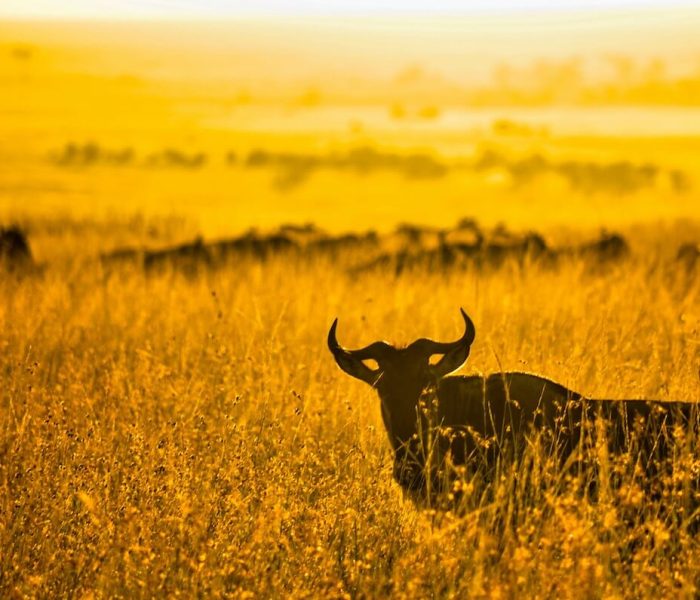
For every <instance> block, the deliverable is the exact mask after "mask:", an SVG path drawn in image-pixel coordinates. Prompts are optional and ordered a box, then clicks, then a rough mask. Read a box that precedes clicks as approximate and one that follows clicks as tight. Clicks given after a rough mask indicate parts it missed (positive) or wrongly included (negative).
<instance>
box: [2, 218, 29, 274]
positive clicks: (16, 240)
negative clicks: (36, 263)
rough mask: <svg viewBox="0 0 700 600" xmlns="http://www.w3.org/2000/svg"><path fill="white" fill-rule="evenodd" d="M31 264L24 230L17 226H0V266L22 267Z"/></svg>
mask: <svg viewBox="0 0 700 600" xmlns="http://www.w3.org/2000/svg"><path fill="white" fill-rule="evenodd" d="M32 264H33V261H32V252H31V250H30V249H29V242H28V241H27V236H26V235H25V234H24V232H23V231H22V230H21V229H20V228H19V227H17V226H11V227H7V228H3V227H0V267H5V268H6V269H10V270H13V269H23V268H25V267H29V266H31V265H32Z"/></svg>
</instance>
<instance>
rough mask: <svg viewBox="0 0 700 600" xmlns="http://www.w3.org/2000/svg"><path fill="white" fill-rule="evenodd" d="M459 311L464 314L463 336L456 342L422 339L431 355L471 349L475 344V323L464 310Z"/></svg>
mask: <svg viewBox="0 0 700 600" xmlns="http://www.w3.org/2000/svg"><path fill="white" fill-rule="evenodd" d="M459 310H460V312H461V313H462V318H463V319H464V333H463V334H462V337H461V338H459V339H458V340H455V341H454V342H435V341H433V340H429V339H425V338H423V339H421V340H420V342H421V343H422V344H423V346H424V347H425V349H426V350H427V351H428V352H429V353H430V354H446V353H447V352H450V351H451V350H455V349H457V348H461V347H463V346H467V347H469V346H471V345H472V342H474V338H475V337H476V328H475V327H474V323H472V320H471V319H470V318H469V315H468V314H467V313H465V312H464V309H463V308H460V309H459ZM414 343H415V342H414Z"/></svg>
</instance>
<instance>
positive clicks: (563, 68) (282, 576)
mask: <svg viewBox="0 0 700 600" xmlns="http://www.w3.org/2000/svg"><path fill="white" fill-rule="evenodd" d="M119 27H122V29H119ZM178 27H182V26H175V25H173V24H170V25H162V26H159V25H154V24H151V25H149V26H145V25H144V26H138V27H137V26H133V25H121V26H119V25H106V24H99V25H92V26H88V25H86V24H84V23H83V24H73V25H71V24H62V25H56V24H53V25H47V24H38V23H2V24H0V33H1V34H2V35H1V36H0V40H2V41H0V78H1V79H2V83H3V87H4V89H5V90H6V91H7V93H2V94H0V116H1V118H2V124H1V125H0V138H1V139H2V144H1V145H0V225H2V226H3V227H4V228H5V229H7V228H9V227H10V226H13V227H14V226H16V227H17V228H18V229H19V230H21V232H22V235H23V236H25V238H26V240H27V242H28V245H29V249H30V251H31V257H30V258H27V257H23V258H21V260H18V259H17V256H16V255H17V254H18V253H17V252H15V254H12V253H11V252H10V250H7V249H6V250H4V252H5V255H2V254H0V258H2V260H3V261H4V263H3V264H2V271H1V274H0V596H2V597H85V598H90V597H128V598H130V597H152V596H168V597H170V596H178V595H179V596H184V597H193V596H197V597H251V598H252V597H270V598H274V597H312V596H321V597H339V598H340V597H352V598H364V597H387V596H389V597H399V598H400V597H405V598H421V597H430V598H442V597H460V598H468V597H474V598H499V597H501V598H512V597H542V598H550V597H565V598H597V597H601V598H602V597H605V598H628V597H629V598H631V597H634V598H639V597H654V598H659V597H687V598H693V597H697V595H698V593H700V587H699V586H700V543H699V542H698V538H697V534H696V533H695V531H696V529H697V527H695V528H694V527H693V526H692V522H693V521H694V519H696V518H697V515H696V514H694V511H695V510H696V508H697V506H698V498H697V497H696V496H697V494H698V492H697V490H696V489H695V488H694V487H693V486H692V485H691V484H690V483H689V482H691V481H692V480H695V479H697V477H698V471H699V470H700V440H698V439H696V437H695V436H694V435H693V434H692V432H687V439H686V438H684V439H686V442H685V443H684V445H683V446H682V447H681V445H679V447H678V451H677V452H676V453H675V454H674V456H673V457H672V460H673V463H674V469H673V471H672V473H670V474H668V476H667V478H666V479H665V480H664V481H663V482H662V485H661V487H660V488H659V491H658V493H657V494H656V495H655V496H653V497H652V496H650V495H648V494H645V493H644V489H643V488H644V481H643V479H644V474H643V472H642V470H641V469H640V467H639V464H638V461H637V457H636V455H635V454H634V451H633V450H630V451H629V452H627V453H625V454H623V455H621V456H616V457H612V456H608V455H607V454H606V453H605V452H604V451H603V449H601V448H597V449H594V450H593V451H595V452H597V454H596V455H595V457H594V458H595V460H593V461H592V464H595V468H594V467H591V469H592V471H591V472H573V471H572V472H565V471H561V470H557V469H549V468H542V465H546V464H548V463H547V456H545V455H543V454H542V453H541V451H539V450H537V449H536V448H533V449H532V451H531V452H530V453H526V455H525V457H524V458H523V459H522V460H521V461H520V462H519V463H517V464H503V465H501V466H500V467H499V469H498V472H497V476H496V477H494V478H492V479H490V480H489V481H479V480H478V477H476V478H471V477H469V476H465V477H464V478H462V479H457V480H456V481H455V487H454V488H453V489H451V490H450V489H448V490H445V492H444V497H443V498H441V499H440V502H439V503H437V504H435V503H433V502H431V501H430V500H427V501H423V502H421V501H417V500H416V499H415V498H411V497H408V496H405V495H404V494H403V493H402V491H401V490H400V488H399V487H398V485H397V484H396V483H395V482H394V480H393V479H392V475H391V472H392V456H391V452H390V448H389V445H388V442H387V439H386V433H385V431H384V427H383V425H382V421H381V417H380V411H379V400H378V399H377V397H376V394H375V393H374V392H373V391H372V390H371V389H370V388H368V387H367V386H364V385H363V384H362V383H360V382H358V381H354V380H351V379H350V378H348V377H347V376H346V375H345V374H343V373H342V372H341V371H340V370H339V369H338V368H337V366H336V365H335V363H334V361H333V359H332V357H331V355H330V353H329V352H328V350H327V347H326V335H327V332H328V328H329V326H330V324H331V323H332V321H333V319H334V318H335V317H338V318H339V326H338V335H339V338H340V340H341V343H343V344H344V345H347V346H348V347H359V346H364V345H366V344H369V343H370V342H372V341H375V340H377V339H389V340H391V341H393V342H395V343H398V344H402V343H409V342H411V341H412V340H414V339H415V338H418V337H431V338H434V339H439V340H452V339H456V338H457V337H458V336H459V335H460V333H461V331H462V329H463V323H462V321H461V317H460V314H459V307H464V308H465V309H466V310H467V311H468V312H469V314H470V315H471V317H472V319H473V320H474V322H475V325H476V331H477V334H476V340H475V342H474V345H473V347H472V351H471V354H470V356H469V359H468V361H467V363H466V365H465V366H464V368H463V369H462V372H463V373H466V374H471V373H490V372H499V371H511V370H512V371H528V372H533V373H539V374H542V375H545V376H546V377H549V378H551V379H553V380H555V381H558V382H560V383H562V384H564V385H566V386H567V387H569V388H571V389H573V390H577V391H579V392H581V393H583V394H585V395H587V396H589V397H592V398H653V399H659V400H666V399H668V400H680V399H683V400H690V401H696V402H700V257H699V256H700V251H698V246H697V244H698V243H699V242H700V200H699V197H698V190H699V189H700V170H698V166H697V160H696V158H697V155H698V152H699V151H700V118H699V115H700V111H699V112H698V113H696V112H695V111H696V110H698V109H697V108H694V106H695V105H700V83H699V82H700V73H699V72H698V71H697V69H696V70H695V71H693V70H692V69H690V70H687V69H686V71H684V72H682V73H677V72H675V71H674V70H673V69H672V68H671V67H668V66H667V65H666V63H664V62H663V60H661V59H658V60H657V61H656V62H653V61H652V62H649V61H647V59H645V58H635V56H636V55H635V54H634V53H633V52H632V58H629V57H628V58H626V59H625V60H623V59H622V58H620V57H617V58H615V59H611V60H608V62H607V63H605V65H603V66H601V65H598V66H597V67H596V69H599V70H600V72H598V71H596V70H595V69H593V71H594V72H593V74H592V75H590V74H589V73H588V71H586V68H584V67H585V65H586V64H588V63H585V61H584V62H580V61H578V59H567V60H564V61H560V62H552V61H550V62H549V63H533V64H534V65H535V66H528V65H520V66H518V65H515V66H513V65H511V66H505V65H501V66H500V67H498V68H497V69H496V71H495V72H496V75H497V76H494V77H493V78H489V77H485V78H484V79H483V81H482V80H480V79H479V78H478V77H477V75H478V74H476V75H475V76H474V77H475V80H474V81H472V82H470V83H469V85H466V84H465V87H464V88H460V87H459V86H457V85H456V84H455V83H454V73H452V75H451V76H450V77H452V78H450V77H448V76H445V78H444V79H441V78H440V76H439V75H438V74H436V73H437V71H434V70H431V68H430V66H429V65H430V64H433V63H431V62H430V60H431V59H430V57H428V58H426V63H425V64H421V65H417V64H414V63H411V64H409V65H408V66H407V65H406V64H405V63H406V61H405V57H403V55H397V56H394V55H391V53H389V54H390V56H389V58H385V59H384V60H385V62H381V61H375V62H374V63H372V65H371V67H369V66H368V67H366V68H365V67H362V66H357V65H358V64H359V65H363V64H365V62H364V61H365V60H366V57H364V56H359V58H358V56H356V55H353V54H352V53H351V54H348V55H345V54H340V55H339V56H338V57H336V59H337V60H338V61H340V62H341V64H342V66H343V68H344V69H347V70H348V71H349V72H350V73H351V76H348V79H347V80H342V81H340V79H341V78H335V77H333V76H332V73H334V72H335V71H334V69H335V68H336V67H333V66H329V65H328V64H326V63H324V62H323V60H322V59H323V57H322V56H319V53H318V52H317V48H315V47H311V48H310V49H309V48H307V49H306V50H304V46H303V44H301V42H299V39H300V38H301V37H303V36H301V35H300V34H299V31H302V32H303V27H302V26H301V25H298V24H297V25H294V27H296V28H297V29H295V28H294V27H292V29H291V30H290V31H292V33H287V34H285V35H288V36H289V38H285V37H284V35H283V34H281V33H280V32H279V31H277V30H276V31H277V32H276V33H275V35H271V34H267V35H269V37H265V35H266V34H264V32H266V31H267V32H269V31H270V30H269V29H266V28H262V29H261V30H260V31H262V32H263V33H258V34H256V33H255V30H254V28H252V27H250V26H248V27H242V26H238V27H239V28H238V29H235V28H234V33H235V35H231V36H228V34H226V35H225V31H226V30H223V31H224V33H222V30H221V29H217V28H216V27H215V26H213V25H210V26H208V27H210V29H207V28H206V27H204V26H201V31H199V34H198V35H199V37H197V36H194V37H193V38H192V39H189V38H188V39H187V40H186V43H185V42H183V38H182V32H181V31H180V30H179V29H178ZM260 27H262V26H260ZM300 27H301V29H299V28H300ZM124 28H128V30H129V31H130V33H131V36H130V37H129V42H128V43H127V42H123V40H124V39H127V36H126V35H125V33H124V32H125V30H126V29H124ZM211 28H213V29H211ZM438 29H439V28H438ZM211 31H214V33H211ZM280 31H282V30H280ZM284 31H287V30H286V29H285V30H284ZM329 31H330V32H327V33H326V34H324V35H327V36H328V39H332V38H333V36H334V35H337V32H335V33H334V30H333V27H332V26H329ZM202 32H204V33H202ZM294 32H296V33H294ZM343 34H344V35H346V36H348V38H347V39H349V40H352V39H354V38H353V37H352V36H353V35H354V36H356V37H357V40H355V42H353V43H354V44H355V46H353V47H354V48H364V47H366V46H367V44H370V45H371V43H376V40H374V42H373V41H372V39H370V40H364V39H363V38H361V34H360V33H358V32H357V31H355V30H354V29H352V28H350V30H348V31H344V32H343ZM396 35H398V34H396ZM425 35H428V34H425ZM217 36H218V37H217ZM220 39H225V40H227V41H226V42H223V41H218V40H220ZM231 39H234V40H235V43H234V42H231V41H230V40H231ZM323 41H324V40H321V42H323ZM321 42H319V44H321ZM327 42H328V40H327V39H326V40H325V42H324V43H327ZM183 43H185V46H186V51H183V50H182V44H183ZM348 43H350V42H348ZM187 44H189V45H187ZM266 44H267V45H266ZM299 44H301V49H299V50H295V51H298V52H299V53H300V55H299V56H301V57H302V58H303V59H304V60H301V59H299V60H293V58H294V57H293V56H292V57H290V56H289V53H290V48H292V49H297V48H299V47H300V46H299ZM399 45H400V44H399ZM178 48H179V49H178ZM304 52H306V54H304ZM227 53H228V54H227ZM392 60H393V61H394V62H391V61H392ZM435 60H437V59H435ZM217 61H220V63H218V62H217ZM286 61H289V62H286ZM314 61H316V62H314ZM353 61H356V63H357V64H355V63H354V62H353ZM577 61H578V62H577ZM625 61H626V62H625ZM635 61H637V62H635ZM282 64H292V65H293V68H291V69H289V70H284V71H283V70H281V69H280V70H278V69H277V68H276V67H277V66H279V65H282ZM304 65H312V66H313V69H312V68H311V67H308V68H309V71H308V72H307V71H305V70H304V68H306V67H304ZM425 65H428V66H425ZM543 65H544V66H543ZM225 66H226V68H228V69H229V70H228V71H226V77H224V76H222V75H221V73H222V72H223V71H224V69H225ZM448 67H449V65H447V66H446V67H445V68H446V69H447V68H448ZM604 68H605V69H608V71H609V72H608V75H607V76H608V77H609V78H608V79H605V77H606V75H605V72H603V71H604ZM352 69H355V71H353V70H352ZM372 69H374V70H372ZM290 72H291V74H290ZM522 73H527V74H528V76H527V77H521V76H520V74H522ZM610 73H612V75H610ZM261 74H262V75H261ZM611 78H612V79H611ZM522 81H527V82H528V84H527V86H525V87H524V88H522V89H521V87H518V85H520V83H518V82H522ZM611 81H612V82H614V85H613V83H611ZM562 82H564V83H562ZM564 87H565V88H566V90H568V93H567V97H566V98H563V99H562V98H560V97H559V91H560V90H561V89H562V88H564ZM470 90H471V91H470ZM681 101H682V102H681ZM694 103H695V104H694ZM680 104H684V106H679V105H680ZM494 106H497V107H498V108H494ZM631 106H633V108H631ZM679 115H680V117H679ZM406 223H410V224H411V226H408V225H406ZM603 230H605V231H603ZM535 234H536V237H535ZM613 235H615V236H616V237H615V238H614V239H615V240H616V242H615V243H611V244H609V245H605V244H598V245H597V246H596V245H595V242H596V241H598V240H604V239H608V240H610V239H611V237H612V236H613ZM533 240H537V242H538V243H537V244H535V245H534V246H533V244H532V241H533ZM7 248H9V246H8V247H7ZM681 249H683V250H682V251H681ZM593 470H594V471H595V472H593ZM526 472H527V473H529V474H531V473H539V475H538V477H539V479H537V482H536V485H535V484H532V477H525V473H526ZM591 479H595V480H596V482H597V490H598V492H597V493H596V494H589V493H587V492H586V489H587V488H586V485H582V482H588V481H590V480H591ZM525 482H527V483H525ZM457 491H458V492H459V494H456V493H453V492H457Z"/></svg>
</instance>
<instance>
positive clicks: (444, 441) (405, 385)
mask: <svg viewBox="0 0 700 600" xmlns="http://www.w3.org/2000/svg"><path fill="white" fill-rule="evenodd" d="M461 312H462V317H463V318H464V323H465V331H464V334H463V335H462V337H461V338H459V339H458V340H456V341H454V342H448V343H441V342H436V341H433V340H430V339H426V338H420V339H418V340H416V341H414V342H413V343H411V344H409V345H408V346H406V347H403V348H397V347H395V346H392V345H391V344H389V343H387V342H383V341H380V342H374V343H372V344H370V345H369V346H366V347H365V348H361V349H358V350H347V349H345V348H343V347H342V346H341V345H340V344H339V343H338V340H337V337H336V328H337V325H338V320H337V319H336V320H335V321H334V322H333V324H332V325H331V328H330V331H329V333H328V348H329V349H330V351H331V353H332V354H333V357H334V358H335V361H336V363H337V364H338V366H339V367H340V368H341V369H342V370H343V371H345V372H346V373H347V374H349V375H351V376H352V377H356V378H357V379H360V380H362V381H364V382H365V383H368V384H369V385H371V386H372V387H373V388H375V389H376V390H377V392H378V394H379V398H380V401H381V415H382V419H383V422H384V426H385V428H386V431H387V434H388V436H389V442H390V443H391V446H392V449H393V452H394V478H395V479H396V480H397V481H398V483H399V484H400V485H401V486H402V487H403V488H404V489H406V490H421V491H425V490H426V489H427V491H428V492H430V488H431V487H432V489H436V488H438V487H439V485H440V481H444V480H445V476H444V473H445V471H446V470H447V466H448V465H451V466H460V465H461V466H464V467H465V468H470V467H471V466H476V468H477V469H481V470H482V471H484V472H486V473H488V472H489V470H490V469H492V468H493V467H494V465H495V464H496V463H497V461H499V460H502V459H505V458H507V456H511V457H513V456H515V455H517V454H518V453H521V452H522V450H523V448H524V447H525V446H526V445H527V444H528V443H529V442H531V441H532V440H533V439H535V438H538V436H539V440H540V441H542V440H544V441H545V442H546V443H547V444H548V446H547V447H549V448H551V450H552V452H554V453H555V456H556V457H557V459H559V461H560V462H559V464H561V465H564V464H565V463H567V461H570V459H572V458H574V459H575V458H576V456H579V455H580V454H577V453H580V452H582V450H583V447H584V446H585V445H586V444H587V443H590V442H591V436H592V435H593V434H596V435H602V434H600V432H597V429H596V427H597V426H604V427H605V428H606V432H605V435H606V440H607V443H608V445H609V447H610V450H611V451H613V452H623V451H624V450H625V449H629V448H630V447H631V445H632V444H633V443H634V444H639V446H635V447H638V448H639V449H640V450H642V451H643V452H644V454H645V456H646V457H647V458H648V459H649V461H648V462H647V463H646V465H647V467H646V468H647V472H648V473H649V474H653V473H654V472H655V467H654V460H655V459H657V458H658V459H664V458H665V457H666V455H667V454H668V449H669V448H670V447H671V444H670V443H669V440H670V439H672V438H673V435H674V433H675V430H674V426H676V425H680V426H683V427H685V428H689V429H693V428H694V425H695V420H696V409H695V403H692V402H662V401H646V400H600V399H599V400H594V399H588V398H585V397H583V396H582V395H581V394H579V393H577V392H574V391H572V390H569V389H567V388H566V387H564V386H563V385H561V384H559V383H556V382H554V381H551V380H549V379H546V378H544V377H540V376H538V375H533V374H529V373H520V372H506V373H494V374H491V375H487V376H482V375H474V376H469V377H464V376H449V377H448V375H449V374H450V373H452V372H454V371H456V370H457V369H459V368H460V367H461V366H462V365H463V364H464V363H465V362H466V360H467V357H468V356H469V352H470V347H471V345H472V342H473V341H474V338H475V334H476V330H475V327H474V324H473V323H472V321H471V319H470V318H469V317H468V316H467V314H466V313H465V312H464V310H462V311H461ZM435 355H439V356H441V357H442V358H440V359H439V360H438V362H436V363H434V364H432V363H431V361H430V359H431V357H433V356H435ZM369 360H372V361H374V362H375V363H376V365H377V366H376V368H372V367H370V366H368V365H367V364H366V363H365V362H364V361H369ZM601 417H602V419H601ZM690 424H692V425H693V427H689V425H690ZM596 432H597V433H596ZM572 455H573V456H572Z"/></svg>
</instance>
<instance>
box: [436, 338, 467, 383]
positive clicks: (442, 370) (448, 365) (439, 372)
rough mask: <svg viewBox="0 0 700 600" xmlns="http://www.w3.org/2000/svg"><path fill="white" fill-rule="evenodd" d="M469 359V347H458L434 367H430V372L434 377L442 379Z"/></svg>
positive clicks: (446, 354)
mask: <svg viewBox="0 0 700 600" xmlns="http://www.w3.org/2000/svg"><path fill="white" fill-rule="evenodd" d="M467 358H469V346H468V345H466V344H465V345H464V346H459V347H458V348H455V349H454V350H450V351H449V352H447V353H445V355H444V356H443V357H442V358H441V359H440V360H439V361H438V362H437V363H436V364H434V365H431V366H430V371H431V372H432V374H433V375H434V376H435V377H438V378H440V377H444V376H445V375H449V374H450V373H452V372H453V371H456V370H457V369H459V368H460V367H461V366H462V365H463V364H464V363H465V362H467Z"/></svg>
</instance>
